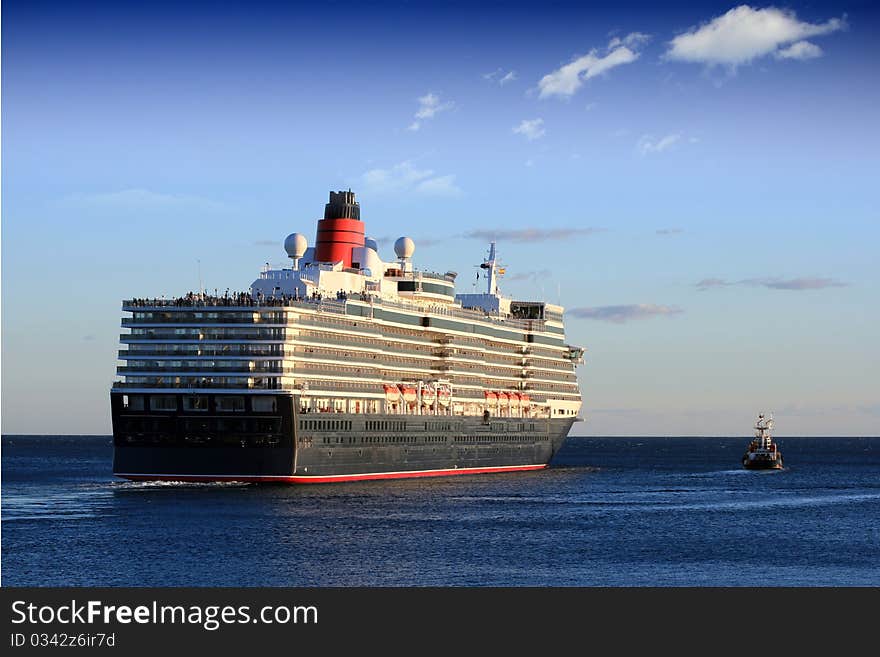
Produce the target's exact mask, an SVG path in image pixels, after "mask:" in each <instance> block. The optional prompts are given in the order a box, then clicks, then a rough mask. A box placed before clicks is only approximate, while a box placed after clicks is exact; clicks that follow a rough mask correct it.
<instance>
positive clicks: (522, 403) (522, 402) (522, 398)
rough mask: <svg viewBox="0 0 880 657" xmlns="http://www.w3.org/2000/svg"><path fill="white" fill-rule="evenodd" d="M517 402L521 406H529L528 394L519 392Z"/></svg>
mask: <svg viewBox="0 0 880 657" xmlns="http://www.w3.org/2000/svg"><path fill="white" fill-rule="evenodd" d="M519 404H520V406H522V407H523V408H528V407H529V396H528V395H523V394H521V395H520V396H519Z"/></svg>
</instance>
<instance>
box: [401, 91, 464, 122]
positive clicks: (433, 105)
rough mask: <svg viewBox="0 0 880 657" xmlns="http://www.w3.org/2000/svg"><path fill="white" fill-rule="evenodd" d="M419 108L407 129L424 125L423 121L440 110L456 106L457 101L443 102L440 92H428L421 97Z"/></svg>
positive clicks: (443, 110)
mask: <svg viewBox="0 0 880 657" xmlns="http://www.w3.org/2000/svg"><path fill="white" fill-rule="evenodd" d="M418 101H419V109H418V110H417V111H416V114H415V120H414V121H413V122H412V123H410V124H409V126H408V127H407V130H412V131H416V130H419V129H420V128H421V127H422V123H423V122H424V121H426V120H427V119H433V118H434V116H436V115H437V114H439V113H440V112H445V111H446V110H450V109H452V108H453V107H455V103H454V102H453V101H451V100H447V101H446V102H442V101H441V100H440V96H439V95H438V94H435V93H432V92H430V91H429V92H428V93H426V94H425V95H424V96H421V97H419V99H418Z"/></svg>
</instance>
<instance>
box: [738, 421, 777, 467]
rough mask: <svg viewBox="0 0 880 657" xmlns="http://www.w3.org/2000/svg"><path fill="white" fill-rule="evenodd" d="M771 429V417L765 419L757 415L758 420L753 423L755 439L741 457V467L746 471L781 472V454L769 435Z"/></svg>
mask: <svg viewBox="0 0 880 657" xmlns="http://www.w3.org/2000/svg"><path fill="white" fill-rule="evenodd" d="M772 428H773V418H772V417H770V418H765V417H764V414H763V413H761V414H760V415H758V420H757V422H755V437H754V438H753V439H752V442H750V443H749V447H748V450H747V451H746V453H745V454H743V457H742V464H743V467H744V468H746V469H747V470H782V452H780V451H779V449H778V448H777V447H776V443H774V442H773V437H772V436H771V435H770V429H772Z"/></svg>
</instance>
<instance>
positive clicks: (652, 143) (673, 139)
mask: <svg viewBox="0 0 880 657" xmlns="http://www.w3.org/2000/svg"><path fill="white" fill-rule="evenodd" d="M680 139H681V135H680V134H679V133H673V134H670V135H666V136H665V137H661V138H660V139H654V138H653V137H652V136H651V135H644V136H643V137H642V138H641V139H639V143H638V144H637V147H638V149H639V152H640V153H641V154H642V155H650V154H651V153H662V152H663V151H665V150H668V149H670V148H672V146H674V145H675V144H676V143H677V142H678V141H679V140H680Z"/></svg>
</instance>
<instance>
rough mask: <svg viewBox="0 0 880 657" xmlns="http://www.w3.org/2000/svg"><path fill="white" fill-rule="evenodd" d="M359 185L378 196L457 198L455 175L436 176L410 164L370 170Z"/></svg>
mask: <svg viewBox="0 0 880 657" xmlns="http://www.w3.org/2000/svg"><path fill="white" fill-rule="evenodd" d="M361 184H362V185H363V186H364V188H366V189H367V190H369V191H371V192H374V193H378V194H403V193H409V192H413V193H416V194H422V195H425V196H459V195H461V193H462V191H461V189H460V188H459V187H458V186H457V185H456V184H455V175H453V174H447V175H443V176H437V175H435V174H434V171H432V170H431V169H416V168H415V167H414V166H413V164H412V162H409V161H405V162H400V163H399V164H395V165H394V166H393V167H391V168H390V169H370V170H369V171H367V172H366V173H364V174H363V175H362V176H361Z"/></svg>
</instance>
